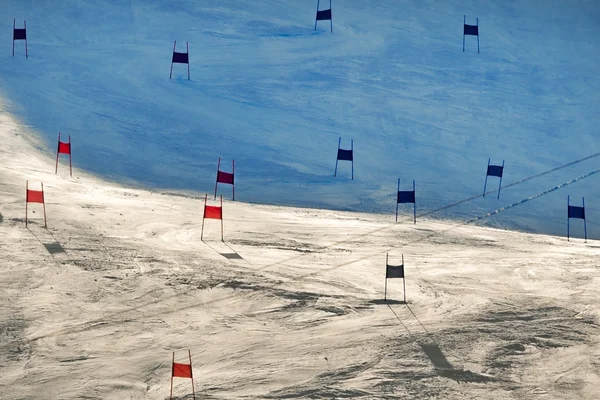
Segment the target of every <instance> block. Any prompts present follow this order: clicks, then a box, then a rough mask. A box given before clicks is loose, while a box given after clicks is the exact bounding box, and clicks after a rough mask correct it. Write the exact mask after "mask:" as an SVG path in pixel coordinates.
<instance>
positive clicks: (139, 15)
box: [0, 0, 600, 238]
mask: <svg viewBox="0 0 600 400" xmlns="http://www.w3.org/2000/svg"><path fill="white" fill-rule="evenodd" d="M1 3H2V20H1V21H0V28H1V32H3V33H2V37H3V38H4V39H3V43H4V46H3V48H4V50H3V51H1V52H0V96H1V97H2V98H3V102H4V103H5V104H6V109H8V110H9V112H11V113H12V114H14V115H15V116H17V117H18V118H19V119H20V120H21V121H22V122H23V123H24V124H26V125H28V126H30V127H31V128H32V130H33V131H34V132H36V133H38V134H40V135H41V136H42V137H43V138H44V140H45V141H46V143H47V146H48V149H47V151H48V153H49V154H51V155H53V154H54V151H55V146H56V136H57V133H58V131H61V132H62V133H63V134H64V135H67V134H70V135H71V136H72V138H73V143H74V144H73V148H74V166H75V168H80V169H86V170H89V171H92V172H94V173H97V174H99V175H101V176H104V177H106V178H108V179H111V180H116V181H119V182H124V183H129V184H131V183H134V184H137V185H144V186H148V187H151V188H157V189H185V190H197V191H201V192H210V191H211V190H213V188H214V180H215V174H216V163H217V158H218V157H219V156H220V157H222V158H223V170H225V171H229V168H230V165H231V164H230V163H231V159H235V162H236V182H237V186H236V198H237V199H239V200H241V201H249V202H257V203H268V204H285V205H297V206H311V207H325V208H334V209H345V210H356V211H368V212H380V213H389V214H390V221H392V220H393V213H394V210H395V191H396V179H397V178H401V179H402V182H403V187H402V189H409V188H410V187H411V182H412V180H413V179H415V180H416V181H417V201H418V213H419V214H422V213H426V212H428V211H431V210H434V209H437V208H439V207H443V206H445V205H447V204H451V203H454V202H457V201H459V200H461V199H464V198H468V197H471V196H473V195H476V194H478V193H481V192H482V191H483V183H484V178H485V170H486V165H487V161H488V158H490V157H491V159H492V163H493V164H500V163H501V162H502V160H505V162H506V168H505V177H504V181H503V184H510V183H512V182H515V181H519V180H521V179H523V178H526V177H529V176H533V175H536V174H540V173H542V172H544V171H548V170H550V169H552V168H555V167H558V166H560V165H563V164H567V163H569V162H572V161H576V160H578V159H581V158H583V157H586V156H589V155H592V154H595V153H598V152H600V133H599V132H600V130H599V125H600V95H599V93H598V90H599V89H600V74H599V71H600V68H599V67H600V3H599V2H597V1H595V0H590V1H585V0H583V1H555V0H514V1H510V0H507V1H502V2H490V1H466V2H465V1H454V0H448V1H443V2H440V1H433V0H415V1H404V0H377V1H374V0H373V1H368V0H367V1H365V0H360V1H359V0H346V1H334V3H333V18H334V21H333V23H334V32H333V34H332V33H329V24H328V22H320V23H319V29H318V31H317V32H314V30H313V28H314V17H315V11H316V1H314V2H313V1H304V0H302V1H300V0H286V1H272V0H263V1H255V0H252V1H250V0H249V1H245V0H203V1H197V0H194V1H187V0H180V1H175V2H173V1H137V0H132V1H123V0H114V1H107V0H98V1H93V2H85V1H82V0H65V1H60V2H56V1H43V0H29V1H16V0H14V1H9V0H3V1H2V2H1ZM464 14H466V15H467V23H470V24H474V23H475V18H476V17H479V23H480V33H481V54H477V41H476V38H475V37H473V36H470V37H467V38H466V51H465V52H464V53H463V51H462V29H463V25H462V24H463V15H464ZM13 17H14V18H16V19H17V27H22V24H23V20H24V19H26V20H27V28H28V32H27V33H28V39H29V42H28V43H29V59H27V60H26V59H25V56H24V43H23V42H17V43H16V54H15V57H14V58H13V57H11V33H12V23H13ZM174 40H177V44H178V50H180V51H182V50H183V49H184V48H185V47H184V46H185V42H186V41H188V42H189V43H190V60H191V77H192V80H191V81H188V80H187V70H186V68H185V65H181V64H180V65H175V66H174V72H173V75H174V76H173V78H174V79H172V80H169V68H170V60H171V54H172V53H171V52H172V48H173V41H174ZM340 136H341V137H342V147H344V148H348V147H349V145H350V139H354V141H355V179H354V181H351V180H350V179H349V175H350V166H349V165H348V163H346V162H343V163H340V165H339V171H338V177H337V178H334V177H333V172H334V166H335V155H336V151H337V150H336V149H337V143H338V138H339V137H340ZM18 156H19V155H15V157H18ZM598 168H600V157H593V158H590V159H588V160H587V161H584V162H581V163H577V164H575V165H572V166H570V167H567V168H564V169H560V170H558V171H556V172H553V173H550V174H547V175H543V176H541V177H538V178H536V179H532V180H529V181H527V182H525V183H522V184H519V185H515V186H512V187H509V188H506V189H505V190H503V191H502V193H501V197H500V200H497V199H496V197H495V195H490V196H486V198H480V199H476V200H474V201H470V202H467V203H464V204H461V205H459V206H455V207H452V208H448V209H446V210H444V211H443V212H439V213H436V214H433V215H432V216H433V217H440V218H455V219H461V220H468V219H471V218H474V217H477V216H480V215H483V214H485V213H487V212H489V211H492V210H494V209H497V208H500V207H503V206H506V205H509V204H512V203H515V202H519V201H521V200H524V199H526V198H528V197H530V196H535V195H537V194H539V193H542V192H544V191H546V190H549V189H552V188H555V187H556V186H557V185H559V184H561V183H563V182H567V181H569V180H571V179H574V178H577V177H579V176H582V175H586V174H589V173H591V172H594V171H595V170H597V169H598ZM497 183H498V180H497V178H491V179H490V181H489V184H488V189H493V188H496V187H497ZM222 191H223V193H224V194H226V195H228V196H229V195H230V191H229V188H228V187H226V186H224V187H223V190H222ZM567 195H571V197H572V198H573V199H574V200H573V203H574V204H576V205H580V202H581V197H582V196H585V198H586V205H587V206H588V209H587V214H588V234H589V236H590V237H594V238H600V173H598V174H592V175H590V176H589V177H587V178H585V179H581V180H579V181H577V182H575V183H573V184H571V185H568V186H566V187H562V188H560V189H558V190H554V191H551V192H550V193H548V194H545V195H543V196H541V197H538V198H536V199H534V200H531V201H528V202H525V203H523V204H520V205H518V206H516V207H513V208H510V209H508V210H506V211H503V212H500V213H498V214H497V215H495V216H493V217H491V218H487V219H485V221H482V223H485V224H489V225H492V226H499V227H505V228H513V229H521V230H526V231H531V232H539V233H550V234H558V235H564V234H566V220H565V217H566V202H567ZM401 212H402V216H403V220H404V221H408V220H410V217H411V216H412V209H411V208H410V207H402V208H401ZM572 222H573V223H572V233H574V234H575V235H576V236H582V235H583V224H582V223H581V221H576V220H573V221H572Z"/></svg>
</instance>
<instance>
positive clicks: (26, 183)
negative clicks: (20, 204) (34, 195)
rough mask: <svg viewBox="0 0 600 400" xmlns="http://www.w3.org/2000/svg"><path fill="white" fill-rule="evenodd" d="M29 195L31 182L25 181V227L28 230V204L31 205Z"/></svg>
mask: <svg viewBox="0 0 600 400" xmlns="http://www.w3.org/2000/svg"><path fill="white" fill-rule="evenodd" d="M28 195H29V181H25V227H26V228H27V203H29V201H28V200H29V199H28V198H27V197H28Z"/></svg>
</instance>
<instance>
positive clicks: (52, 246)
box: [27, 228, 67, 255]
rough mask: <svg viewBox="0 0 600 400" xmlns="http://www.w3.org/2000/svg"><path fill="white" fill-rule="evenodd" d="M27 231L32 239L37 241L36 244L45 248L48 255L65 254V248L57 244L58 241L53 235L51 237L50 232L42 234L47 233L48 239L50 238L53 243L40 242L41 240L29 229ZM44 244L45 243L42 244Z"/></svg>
mask: <svg viewBox="0 0 600 400" xmlns="http://www.w3.org/2000/svg"><path fill="white" fill-rule="evenodd" d="M27 230H28V231H29V232H30V233H31V234H32V235H33V237H35V238H36V239H37V240H38V242H40V243H41V244H42V245H43V246H44V247H45V248H46V250H47V251H48V253H50V254H51V255H54V254H60V253H65V254H66V253H67V252H66V251H65V248H64V247H62V245H61V244H60V243H59V242H58V240H56V238H55V237H54V235H52V233H51V232H49V231H48V232H44V233H47V234H48V235H49V236H50V238H52V240H54V241H49V240H45V241H42V239H40V238H39V236H38V235H36V234H35V232H34V231H32V230H31V229H30V228H27ZM44 242H47V243H44Z"/></svg>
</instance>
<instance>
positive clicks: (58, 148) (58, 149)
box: [54, 132, 60, 175]
mask: <svg viewBox="0 0 600 400" xmlns="http://www.w3.org/2000/svg"><path fill="white" fill-rule="evenodd" d="M59 151H60V132H58V145H57V147H56V167H55V168H54V175H56V174H57V173H58V152H59Z"/></svg>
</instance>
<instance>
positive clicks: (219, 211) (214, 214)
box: [204, 206, 223, 219]
mask: <svg viewBox="0 0 600 400" xmlns="http://www.w3.org/2000/svg"><path fill="white" fill-rule="evenodd" d="M204 218H209V219H223V208H222V207H219V206H204Z"/></svg>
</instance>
